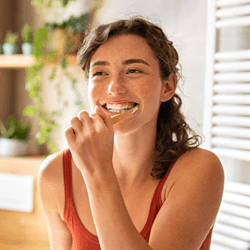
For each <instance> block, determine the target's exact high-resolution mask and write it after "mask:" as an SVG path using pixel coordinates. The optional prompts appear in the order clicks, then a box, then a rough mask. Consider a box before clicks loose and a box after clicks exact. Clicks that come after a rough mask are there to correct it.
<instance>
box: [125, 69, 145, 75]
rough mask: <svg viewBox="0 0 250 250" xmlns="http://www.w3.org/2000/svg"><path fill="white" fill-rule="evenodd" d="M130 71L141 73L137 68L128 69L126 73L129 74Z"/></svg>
mask: <svg viewBox="0 0 250 250" xmlns="http://www.w3.org/2000/svg"><path fill="white" fill-rule="evenodd" d="M131 73H136V74H138V73H142V71H141V70H139V69H129V70H128V72H127V74H131Z"/></svg>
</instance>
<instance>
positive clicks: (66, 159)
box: [63, 149, 212, 250]
mask: <svg viewBox="0 0 250 250" xmlns="http://www.w3.org/2000/svg"><path fill="white" fill-rule="evenodd" d="M175 161H176V160H175ZM175 161H174V162H173V163H172V164H171V166H170V168H169V169H168V171H167V173H166V175H165V176H164V177H163V178H162V179H161V180H160V182H159V184H158V186H157V187H156V189H155V192H154V195H153V198H152V201H151V206H150V210H149V215H148V218H147V221H146V224H145V226H144V228H143V229H142V231H141V232H140V234H141V236H142V237H143V238H144V239H145V240H146V241H147V242H148V241H149V236H150V230H151V227H152V225H153V223H154V220H155V217H156V215H157V213H158V212H159V210H160V208H161V206H162V200H161V191H162V188H163V185H164V183H165V181H166V179H167V177H168V175H169V173H170V171H171V169H172V167H173V166H174V163H175ZM63 173H64V191H65V208H64V221H65V223H66V225H67V227H68V228H69V230H70V232H71V235H72V247H71V250H101V248H100V244H99V241H98V237H97V236H95V235H93V234H91V233H90V232H89V231H88V230H87V229H86V228H85V227H84V225H83V224H82V223H81V221H80V219H79V217H78V214H77V212H76V209H75V205H74V200H73V192H72V166H71V152H70V150H69V149H66V150H65V151H64V152H63ZM211 235H212V230H211V231H210V232H209V234H208V235H207V237H206V239H205V241H204V242H203V244H202V246H201V248H200V250H209V249H210V243H211Z"/></svg>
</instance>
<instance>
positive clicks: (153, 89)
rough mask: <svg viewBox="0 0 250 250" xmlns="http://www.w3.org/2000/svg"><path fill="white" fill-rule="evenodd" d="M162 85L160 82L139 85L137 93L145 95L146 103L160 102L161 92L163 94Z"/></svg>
mask: <svg viewBox="0 0 250 250" xmlns="http://www.w3.org/2000/svg"><path fill="white" fill-rule="evenodd" d="M160 86H161V85H160V84H153V83H152V82H151V83H149V84H143V85H139V86H138V89H137V91H138V92H137V93H139V94H140V96H141V97H143V99H144V101H145V102H146V103H148V104H149V103H154V104H156V103H159V101H160V94H161V87H160Z"/></svg>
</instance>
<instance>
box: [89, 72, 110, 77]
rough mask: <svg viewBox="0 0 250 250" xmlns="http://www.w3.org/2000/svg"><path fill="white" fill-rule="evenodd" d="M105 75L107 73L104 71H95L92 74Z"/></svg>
mask: <svg viewBox="0 0 250 250" xmlns="http://www.w3.org/2000/svg"><path fill="white" fill-rule="evenodd" d="M103 75H107V74H106V73H105V72H103V71H97V72H94V73H93V74H92V77H95V76H103Z"/></svg>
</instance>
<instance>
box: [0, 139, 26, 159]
mask: <svg viewBox="0 0 250 250" xmlns="http://www.w3.org/2000/svg"><path fill="white" fill-rule="evenodd" d="M28 153H29V144H28V142H27V141H21V140H15V139H6V138H0V156H24V155H27V154H28Z"/></svg>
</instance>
